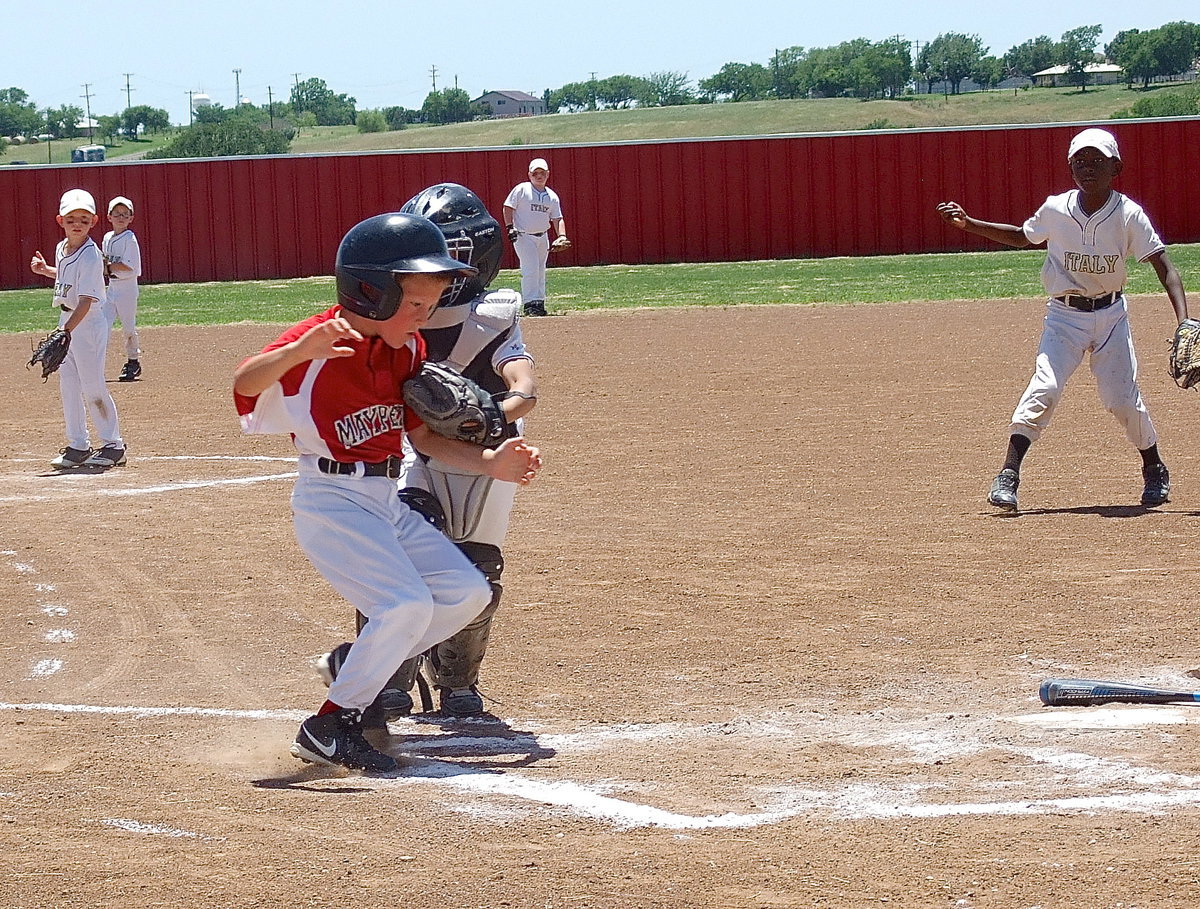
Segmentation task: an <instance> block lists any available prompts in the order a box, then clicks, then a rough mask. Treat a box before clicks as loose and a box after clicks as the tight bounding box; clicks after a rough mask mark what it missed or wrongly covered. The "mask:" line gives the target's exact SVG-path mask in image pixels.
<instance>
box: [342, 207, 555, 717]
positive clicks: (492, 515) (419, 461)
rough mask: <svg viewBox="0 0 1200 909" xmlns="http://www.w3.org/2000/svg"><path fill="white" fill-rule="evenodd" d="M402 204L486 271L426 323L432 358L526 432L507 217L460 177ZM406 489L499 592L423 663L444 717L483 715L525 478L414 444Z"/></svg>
mask: <svg viewBox="0 0 1200 909" xmlns="http://www.w3.org/2000/svg"><path fill="white" fill-rule="evenodd" d="M401 211H405V212H411V213H413V214H417V215H421V216H422V217H426V218H429V219H430V220H431V221H433V222H434V223H435V224H437V225H438V227H439V228H440V229H441V231H442V234H443V235H444V236H445V237H446V242H447V245H448V246H449V249H450V254H451V255H453V256H454V257H455V258H456V259H458V260H459V261H462V262H467V263H469V264H470V265H473V266H474V267H476V268H478V269H479V274H477V275H475V276H473V277H471V278H469V279H467V280H466V281H461V280H456V281H455V282H454V283H453V284H452V285H451V287H450V288H449V290H447V292H446V293H445V294H444V295H443V297H442V302H441V305H440V306H439V307H438V309H437V311H436V312H434V314H433V316H432V317H431V318H430V320H429V322H428V323H427V324H426V325H425V327H424V328H422V329H421V336H422V337H423V338H424V340H425V344H426V346H427V348H428V356H429V359H430V360H432V361H434V362H437V363H444V364H446V365H449V366H451V367H453V368H454V369H455V370H456V371H457V372H459V373H461V374H462V375H465V376H466V377H467V378H469V379H472V380H473V381H475V382H477V383H478V384H479V385H480V386H482V387H483V389H484V390H485V391H487V392H488V393H490V394H491V395H492V396H493V397H495V398H497V399H500V400H501V407H502V409H503V411H504V416H505V419H506V421H507V422H508V429H509V432H508V436H509V437H513V436H519V435H523V429H524V426H523V419H522V418H523V417H524V416H525V415H526V414H528V413H529V412H530V411H531V410H533V408H534V405H535V404H536V403H537V381H536V379H535V377H534V373H533V357H532V355H531V354H530V353H529V351H528V350H526V348H525V342H524V339H523V338H522V335H521V325H520V320H519V318H518V317H519V315H520V311H521V297H520V295H519V294H517V293H516V292H515V291H512V290H496V291H490V292H489V291H487V289H486V288H487V285H488V284H490V283H491V281H492V279H493V278H495V277H496V273H497V272H498V271H499V270H500V259H501V257H502V256H503V253H504V248H503V238H502V236H501V233H500V225H499V223H498V222H497V221H496V219H495V218H493V217H492V215H491V214H490V213H489V212H488V210H487V208H486V207H485V206H484V204H483V202H482V200H481V199H480V198H479V197H478V196H477V195H476V194H475V193H473V192H472V191H471V190H469V189H467V188H466V187H465V186H460V185H458V184H456V183H439V184H437V185H436V186H431V187H429V188H428V189H425V190H423V191H422V192H420V193H418V194H417V195H416V196H414V197H413V198H412V199H409V200H408V202H406V203H405V204H404V206H403V208H402V209H401ZM400 487H401V492H400V495H401V498H403V499H404V500H405V501H406V502H408V504H409V505H411V506H412V507H413V508H416V509H417V510H418V511H420V512H421V513H422V514H424V515H425V516H426V517H427V518H428V519H429V520H430V521H431V522H432V523H433V524H434V526H436V527H439V528H441V529H443V530H444V532H445V533H446V534H447V535H448V536H449V537H450V539H452V540H453V541H454V542H455V543H456V544H457V545H458V547H459V549H461V550H462V551H463V553H464V554H465V555H466V556H467V558H469V559H470V560H471V561H472V562H473V563H474V564H475V566H476V567H478V568H479V570H480V571H482V572H483V574H484V576H485V577H486V578H487V579H488V581H489V583H490V584H491V588H492V596H491V600H490V602H489V603H488V604H487V606H486V608H484V610H483V611H482V612H481V613H480V614H479V615H477V616H476V617H475V618H474V619H472V621H471V623H470V624H469V625H467V626H466V627H465V628H463V629H462V630H461V631H459V632H458V633H457V634H455V635H453V636H451V637H450V638H448V639H447V640H445V641H442V642H440V643H439V644H438V645H437V646H435V647H432V648H430V650H429V651H428V652H427V653H426V654H424V655H423V659H424V669H425V672H426V674H427V675H428V676H429V677H430V679H431V681H432V683H433V686H434V687H435V688H436V689H437V691H438V697H439V706H440V709H441V712H442V714H443V715H446V716H454V717H471V716H479V715H481V714H482V713H484V707H483V698H482V697H480V695H479V689H478V683H479V668H480V665H481V664H482V662H483V657H484V653H485V652H486V650H487V644H488V637H489V634H490V632H491V625H492V618H493V616H494V615H495V613H496V610H497V609H498V608H499V606H500V596H501V593H502V591H503V587H502V586H501V584H500V576H501V573H502V572H503V570H504V557H503V555H502V553H501V550H500V546H501V544H502V543H503V542H504V537H505V534H506V533H507V531H508V522H509V516H510V514H511V512H512V507H513V500H514V498H515V496H516V490H517V484H515V483H507V482H504V481H502V480H494V479H492V478H491V477H489V476H486V475H481V474H480V473H479V472H478V471H474V470H463V469H462V468H459V467H455V466H454V465H452V464H447V463H445V462H443V461H441V460H439V459H438V458H436V457H420V456H418V455H417V454H416V452H413V451H408V452H406V456H405V460H404V473H403V475H402V477H401V478H400ZM350 648H351V645H350V644H348V643H346V644H342V645H340V646H339V647H337V648H335V649H334V650H333V651H331V652H330V653H328V654H326V655H325V656H323V657H322V658H321V659H320V660H319V661H318V670H319V671H320V672H321V675H322V676H323V677H324V678H325V681H326V682H330V681H332V680H333V679H334V678H335V677H336V676H337V673H338V671H339V669H340V667H341V665H342V663H343V662H344V661H345V660H346V657H347V655H348V654H349V652H350ZM421 659H422V658H413V659H410V660H407V661H405V663H404V665H403V666H401V668H400V670H399V671H398V672H397V673H396V674H395V675H394V676H393V677H392V678H391V679H390V680H389V681H388V683H387V684H386V685H385V686H384V688H383V690H382V691H381V692H380V697H379V708H380V710H379V712H378V713H376V712H374V711H372V713H371V714H370V715H368V720H367V722H368V724H369V725H377V724H379V723H381V722H385V721H387V720H391V719H396V718H398V717H401V716H407V715H408V714H409V713H410V712H411V710H412V707H413V701H412V695H411V694H410V691H411V689H412V687H413V684H414V682H415V681H416V675H417V672H418V670H419V669H420V668H421V666H420V661H421Z"/></svg>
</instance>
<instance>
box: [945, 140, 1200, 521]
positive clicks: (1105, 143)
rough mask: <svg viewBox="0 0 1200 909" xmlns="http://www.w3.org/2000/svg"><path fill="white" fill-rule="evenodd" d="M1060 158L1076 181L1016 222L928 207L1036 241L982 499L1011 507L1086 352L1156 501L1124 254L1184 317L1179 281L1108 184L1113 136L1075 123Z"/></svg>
mask: <svg viewBox="0 0 1200 909" xmlns="http://www.w3.org/2000/svg"><path fill="white" fill-rule="evenodd" d="M1067 163H1068V165H1069V166H1070V168H1071V176H1072V177H1073V178H1074V180H1075V185H1076V186H1077V187H1078V189H1074V190H1071V191H1069V192H1066V193H1062V194H1061V195H1057V196H1050V197H1048V198H1047V199H1046V201H1045V202H1044V203H1043V204H1042V207H1041V208H1039V209H1038V210H1037V212H1036V213H1034V215H1033V216H1032V217H1031V218H1029V220H1027V221H1026V222H1025V224H1024V225H1023V226H1022V227H1017V226H1016V225H1013V224H996V223H991V222H988V221H979V220H976V219H975V218H972V217H969V216H968V215H967V213H966V211H964V210H963V207H962V206H961V205H959V204H958V203H957V202H942V203H941V204H939V205H938V207H937V210H938V213H939V214H940V215H941V216H942V218H943V219H944V220H945V221H947V222H948V223H950V224H953V225H954V226H955V227H957V228H959V229H960V230H965V231H967V232H968V233H973V234H978V235H979V236H981V237H987V238H988V239H990V240H995V241H996V242H998V243H1004V244H1007V245H1008V246H1015V247H1018V248H1021V247H1026V246H1035V245H1040V244H1042V243H1045V244H1046V262H1045V264H1044V265H1043V267H1042V283H1043V285H1044V286H1045V288H1046V293H1047V294H1048V296H1049V297H1050V299H1049V301H1048V302H1047V311H1046V319H1045V323H1044V326H1043V329H1042V338H1041V342H1040V344H1039V347H1038V354H1037V363H1036V366H1035V368H1034V373H1033V378H1032V379H1030V381H1029V386H1028V388H1026V389H1025V394H1024V395H1023V396H1022V398H1021V400H1020V402H1019V403H1018V404H1017V408H1016V410H1015V411H1014V413H1013V417H1012V425H1011V427H1010V435H1009V439H1008V449H1007V452H1006V454H1005V458H1004V465H1003V467H1002V469H1001V470H1000V473H999V474H998V475H997V476H996V478H995V479H994V480H993V481H992V485H991V488H990V489H989V491H988V502H989V504H991V505H993V506H995V507H996V508H999V509H1002V510H1004V511H1009V512H1015V511H1016V510H1017V486H1018V485H1019V484H1020V481H1021V480H1020V471H1021V462H1022V460H1023V459H1024V457H1025V453H1026V452H1027V451H1028V450H1029V446H1030V445H1031V444H1033V443H1034V442H1035V441H1037V439H1038V438H1039V437H1040V436H1041V434H1042V432H1043V431H1045V429H1046V428H1047V427H1048V426H1049V425H1050V420H1051V419H1052V418H1053V416H1054V410H1055V408H1056V407H1057V405H1058V402H1059V400H1060V399H1061V398H1062V392H1063V388H1064V386H1065V385H1066V383H1067V380H1068V379H1069V378H1070V377H1071V374H1072V373H1073V372H1074V371H1075V369H1076V367H1078V366H1079V364H1080V363H1081V362H1083V357H1084V354H1090V359H1089V365H1090V366H1091V370H1092V374H1093V375H1094V376H1095V377H1096V388H1097V390H1098V391H1099V393H1100V399H1101V401H1102V402H1103V403H1104V406H1105V408H1106V409H1107V410H1108V411H1109V413H1111V414H1112V415H1113V416H1115V417H1116V418H1117V421H1118V422H1119V423H1120V424H1121V426H1122V427H1123V428H1124V430H1125V436H1126V438H1128V439H1129V441H1130V442H1131V443H1132V444H1133V445H1134V446H1135V447H1136V448H1137V449H1138V452H1139V453H1140V454H1141V458H1142V481H1143V486H1142V498H1141V502H1142V504H1143V505H1146V506H1150V507H1153V506H1157V505H1162V504H1163V503H1164V502H1166V501H1167V497H1168V495H1169V494H1170V490H1171V477H1170V474H1169V473H1168V471H1167V466H1166V465H1165V464H1164V463H1163V462H1162V458H1161V457H1160V456H1159V453H1158V434H1157V433H1156V432H1155V429H1154V424H1153V423H1152V422H1151V421H1150V413H1149V411H1148V409H1147V407H1146V404H1145V402H1143V400H1142V393H1141V390H1140V389H1139V388H1138V383H1137V356H1136V354H1135V353H1134V349H1133V336H1132V334H1131V332H1130V329H1129V311H1128V309H1127V306H1126V302H1125V294H1124V287H1125V277H1126V269H1125V260H1126V259H1128V258H1130V257H1132V258H1134V259H1136V260H1137V261H1139V262H1149V263H1150V265H1151V266H1152V267H1153V268H1154V271H1155V273H1156V274H1157V275H1158V280H1159V282H1160V283H1161V284H1162V286H1163V289H1164V290H1165V291H1166V292H1167V299H1168V300H1169V301H1170V303H1171V308H1172V309H1173V310H1174V311H1175V318H1176V320H1177V321H1179V322H1182V321H1183V320H1184V319H1186V318H1187V317H1188V312H1187V296H1186V295H1185V294H1184V290H1183V281H1182V280H1181V279H1180V277H1179V272H1178V270H1177V269H1176V268H1175V266H1174V265H1173V264H1172V263H1171V260H1170V259H1168V258H1167V248H1166V245H1165V244H1164V243H1163V242H1162V240H1160V239H1159V237H1158V234H1157V233H1156V232H1155V230H1154V227H1153V225H1151V223H1150V219H1149V218H1148V217H1147V216H1146V213H1145V212H1144V211H1143V210H1142V207H1141V206H1140V205H1138V204H1137V203H1136V202H1134V201H1133V200H1132V199H1130V198H1128V197H1127V196H1124V195H1122V194H1121V193H1119V192H1117V191H1116V190H1114V189H1113V188H1112V186H1113V181H1114V180H1116V178H1117V175H1118V174H1120V173H1121V170H1122V167H1123V164H1122V161H1121V155H1120V152H1119V150H1118V148H1117V140H1116V137H1114V136H1113V135H1112V133H1110V132H1108V131H1106V130H1103V129H1096V128H1091V129H1085V130H1083V132H1081V133H1079V134H1078V135H1076V136H1075V137H1074V138H1073V139H1072V140H1071V145H1070V148H1069V149H1068V150H1067Z"/></svg>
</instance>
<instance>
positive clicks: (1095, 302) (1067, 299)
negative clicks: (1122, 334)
mask: <svg viewBox="0 0 1200 909" xmlns="http://www.w3.org/2000/svg"><path fill="white" fill-rule="evenodd" d="M1121 293H1122V291H1119V290H1114V291H1113V292H1112V293H1110V294H1104V295H1103V296H1101V297H1081V296H1079V295H1078V294H1064V295H1063V296H1061V297H1055V298H1054V299H1056V300H1057V301H1058V302H1059V303H1065V304H1067V306H1070V307H1071V308H1072V309H1081V310H1083V311H1084V312H1095V311H1096V310H1098V309H1106V308H1107V307H1109V306H1112V305H1113V304H1114V303H1116V302H1117V300H1119V299H1120V298H1121Z"/></svg>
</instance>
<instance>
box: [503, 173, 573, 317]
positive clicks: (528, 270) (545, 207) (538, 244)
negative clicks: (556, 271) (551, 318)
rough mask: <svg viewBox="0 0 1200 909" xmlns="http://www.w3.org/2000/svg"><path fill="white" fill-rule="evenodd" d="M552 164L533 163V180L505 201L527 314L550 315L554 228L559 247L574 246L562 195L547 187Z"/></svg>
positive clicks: (531, 178)
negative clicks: (549, 268) (549, 275)
mask: <svg viewBox="0 0 1200 909" xmlns="http://www.w3.org/2000/svg"><path fill="white" fill-rule="evenodd" d="M549 179H550V165H549V164H548V163H546V159H545V158H534V159H533V160H532V161H530V162H529V179H528V180H526V181H525V182H524V183H518V184H517V185H516V186H514V187H513V188H512V189H511V190H510V191H509V193H508V197H507V198H506V199H505V200H504V226H505V227H506V228H507V229H508V238H509V240H511V241H512V245H513V250H514V251H515V252H516V254H517V258H518V259H519V260H520V262H521V296H522V298H524V300H525V307H524V310H525V315H527V316H544V315H546V262H547V260H548V259H549V257H550V246H551V243H550V228H552V227H553V228H554V234H555V237H556V239H555V241H554V245H555V246H556V247H559V248H561V247H563V246H565V245H567V244H568V243H570V241H569V240H568V239H567V222H566V221H564V220H563V214H562V203H561V202H560V201H559V198H558V194H557V193H556V192H555V191H554V190H552V189H551V188H550V187H549V186H547V185H546V182H547V181H548V180H549Z"/></svg>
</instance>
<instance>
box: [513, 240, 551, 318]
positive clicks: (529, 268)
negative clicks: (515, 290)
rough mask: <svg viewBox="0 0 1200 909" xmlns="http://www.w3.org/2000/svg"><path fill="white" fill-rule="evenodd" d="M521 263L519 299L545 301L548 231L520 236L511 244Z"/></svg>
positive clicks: (548, 252)
mask: <svg viewBox="0 0 1200 909" xmlns="http://www.w3.org/2000/svg"><path fill="white" fill-rule="evenodd" d="M513 249H514V250H516V253H517V258H518V259H519V260H520V261H521V298H522V299H523V300H525V302H527V303H528V302H529V301H531V300H545V299H546V260H547V259H549V258H550V233H549V231H547V232H545V233H543V234H540V235H536V234H524V233H523V234H520V235H519V236H518V237H517V239H516V242H515V243H513Z"/></svg>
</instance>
